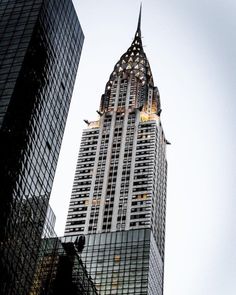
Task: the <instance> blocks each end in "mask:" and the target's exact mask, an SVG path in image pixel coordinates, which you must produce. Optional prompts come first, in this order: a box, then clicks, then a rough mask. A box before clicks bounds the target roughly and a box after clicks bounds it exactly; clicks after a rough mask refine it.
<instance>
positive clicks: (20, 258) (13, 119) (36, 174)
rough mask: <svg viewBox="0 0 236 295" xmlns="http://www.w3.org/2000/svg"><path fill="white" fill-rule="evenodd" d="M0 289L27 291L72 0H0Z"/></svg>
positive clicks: (46, 191)
mask: <svg viewBox="0 0 236 295" xmlns="http://www.w3.org/2000/svg"><path fill="white" fill-rule="evenodd" d="M0 40H1V42H0V181H1V185H0V195H1V205H0V294H4V295H10V294H11V295H13V294H17V295H21V294H28V290H29V287H30V284H31V280H32V276H33V273H34V269H35V265H36V260H37V254H38V249H39V246H40V242H41V235H42V232H43V226H44V221H45V216H46V212H47V207H48V200H49V196H50V193H51V188H52V182H53V178H54V174H55V169H56V165H57V159H58V155H59V151H60V146H61V141H62V137H63V132H64V127H65V123H66V118H67V113H68V110H69V105H70V100H71V95H72V91H73V85H74V81H75V76H76V72H77V68H78V64H79V60H80V54H81V49H82V44H83V40H84V36H83V33H82V30H81V27H80V24H79V21H78V18H77V16H76V13H75V10H74V7H73V4H72V1H71V0H64V1H57V0H2V1H1V2H0Z"/></svg>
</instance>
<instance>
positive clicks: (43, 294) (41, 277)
mask: <svg viewBox="0 0 236 295" xmlns="http://www.w3.org/2000/svg"><path fill="white" fill-rule="evenodd" d="M80 244H81V243H80V241H79V240H78V239H77V240H76V241H74V242H61V240H60V239H59V238H50V239H44V240H43V241H42V244H41V248H40V254H39V259H38V263H37V267H36V271H35V274H34V280H33V284H32V287H31V291H30V294H29V295H49V294H50V295H59V294H70V295H97V294H98V293H97V291H96V288H95V286H94V284H93V282H92V280H91V278H90V276H89V275H88V272H87V270H86V268H85V267H84V265H83V263H82V260H81V258H80V256H79V255H78V254H79V252H81V250H82V247H80Z"/></svg>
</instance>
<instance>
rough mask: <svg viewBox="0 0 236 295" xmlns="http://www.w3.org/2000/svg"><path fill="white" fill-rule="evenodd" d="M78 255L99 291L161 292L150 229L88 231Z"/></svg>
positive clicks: (105, 293)
mask: <svg viewBox="0 0 236 295" xmlns="http://www.w3.org/2000/svg"><path fill="white" fill-rule="evenodd" d="M74 239H75V237H66V238H65V240H66V241H67V242H68V241H71V240H72V241H73V240H74ZM81 258H82V260H83V262H84V263H85V264H86V268H87V270H88V272H89V274H90V275H91V277H92V280H93V282H94V283H95V286H96V288H97V290H98V292H99V294H101V295H111V294H134V295H147V294H150V295H159V294H162V277H163V263H162V259H161V257H160V254H159V251H158V249H157V246H156V242H155V240H154V238H153V234H152V232H151V230H150V229H136V230H129V231H119V232H110V233H102V234H91V235H87V236H86V244H85V248H84V250H83V252H82V254H81Z"/></svg>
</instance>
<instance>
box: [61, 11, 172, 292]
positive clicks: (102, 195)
mask: <svg viewBox="0 0 236 295" xmlns="http://www.w3.org/2000/svg"><path fill="white" fill-rule="evenodd" d="M160 113H161V106H160V97H159V92H158V89H157V87H156V86H155V85H154V82H153V77H152V73H151V68H150V65H149V62H148V60H147V57H146V54H145V53H144V50H143V46H142V39H141V11H140V15H139V21H138V27H137V31H136V33H135V37H134V40H133V42H132V44H131V46H130V47H129V48H128V50H127V51H126V52H125V53H124V54H123V55H122V56H121V58H120V60H119V61H118V62H117V63H116V65H115V67H114V70H113V72H112V74H111V75H110V78H109V81H108V82H107V84H106V87H105V92H104V94H103V95H102V98H101V103H100V109H99V111H98V114H99V119H98V120H97V121H94V122H88V121H86V123H87V124H88V128H86V129H85V130H84V131H83V135H82V141H81V146H80V151H79V157H78V162H77V167H76V173H75V178H74V185H73V190H72V196H71V201H70V207H69V213H68V217H67V223H66V229H65V236H66V237H67V239H73V237H76V236H78V235H81V234H85V235H86V237H87V238H86V240H87V243H86V246H85V250H84V251H83V254H82V255H83V258H84V261H85V263H86V265H87V269H88V271H89V272H90V274H91V276H92V279H93V280H94V281H95V283H96V286H97V288H98V290H99V292H100V294H128V293H129V294H136V295H137V294H153V295H154V294H155V295H157V294H162V290H163V268H164V266H163V265H164V248H165V211H166V178H167V162H166V143H168V142H167V141H166V139H165V135H164V132H163V128H162V125H161V121H160Z"/></svg>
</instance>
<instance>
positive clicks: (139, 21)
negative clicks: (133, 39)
mask: <svg viewBox="0 0 236 295" xmlns="http://www.w3.org/2000/svg"><path fill="white" fill-rule="evenodd" d="M141 18H142V2H141V3H140V9H139V17H138V27H137V33H138V32H140V33H141Z"/></svg>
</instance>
